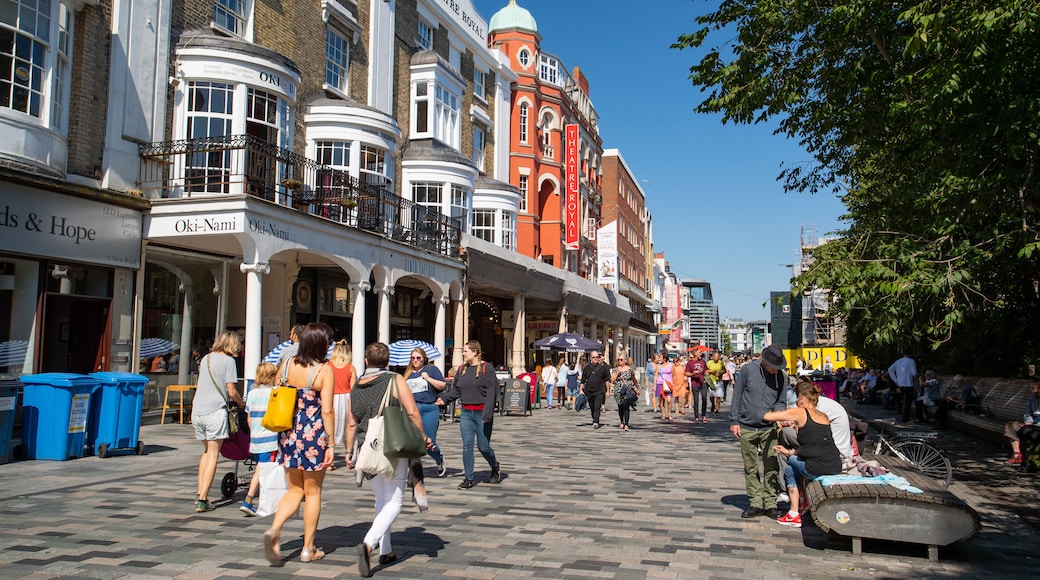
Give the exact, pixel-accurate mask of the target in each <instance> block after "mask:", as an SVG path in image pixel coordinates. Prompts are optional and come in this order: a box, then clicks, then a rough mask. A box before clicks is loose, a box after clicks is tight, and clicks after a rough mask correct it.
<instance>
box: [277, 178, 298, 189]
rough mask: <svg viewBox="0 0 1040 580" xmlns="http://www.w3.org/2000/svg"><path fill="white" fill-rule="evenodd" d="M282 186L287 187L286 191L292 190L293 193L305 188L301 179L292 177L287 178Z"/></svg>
mask: <svg viewBox="0 0 1040 580" xmlns="http://www.w3.org/2000/svg"><path fill="white" fill-rule="evenodd" d="M282 186H283V187H285V189H291V190H293V191H296V190H297V189H300V188H301V187H303V182H302V181H300V180H299V179H294V178H292V177H287V178H285V179H283V180H282Z"/></svg>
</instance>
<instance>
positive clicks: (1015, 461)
mask: <svg viewBox="0 0 1040 580" xmlns="http://www.w3.org/2000/svg"><path fill="white" fill-rule="evenodd" d="M1008 465H1022V454H1021V453H1016V454H1014V455H1012V456H1011V457H1010V458H1009V459H1008Z"/></svg>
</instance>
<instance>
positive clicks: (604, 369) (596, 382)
mask: <svg viewBox="0 0 1040 580" xmlns="http://www.w3.org/2000/svg"><path fill="white" fill-rule="evenodd" d="M589 359H590V360H589V364H587V365H585V367H584V368H583V369H582V372H581V384H580V385H579V389H580V392H582V393H584V394H585V396H586V397H587V398H588V400H589V410H590V411H591V412H592V428H593V429H599V427H600V424H599V417H600V413H601V412H602V410H603V403H604V402H605V401H606V398H607V387H608V386H609V384H610V367H609V366H608V365H607V363H606V362H604V361H603V353H601V352H594V353H592V355H590V357H589Z"/></svg>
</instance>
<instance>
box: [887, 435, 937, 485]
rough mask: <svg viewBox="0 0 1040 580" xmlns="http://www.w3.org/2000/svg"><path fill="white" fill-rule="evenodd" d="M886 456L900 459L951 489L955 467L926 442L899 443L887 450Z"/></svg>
mask: <svg viewBox="0 0 1040 580" xmlns="http://www.w3.org/2000/svg"><path fill="white" fill-rule="evenodd" d="M886 452H887V453H886V454H887V455H891V456H893V457H898V458H900V459H902V460H904V461H906V462H907V463H909V464H910V465H912V466H913V467H914V469H916V470H917V471H920V472H921V473H923V474H925V475H927V476H928V477H931V478H933V479H935V480H936V481H938V482H939V484H940V485H942V486H943V487H950V481H951V480H953V467H952V466H951V465H950V460H949V459H947V458H946V456H945V455H943V452H942V451H940V450H939V449H937V448H935V447H933V446H931V445H929V444H927V443H925V442H924V441H897V442H895V443H893V444H892V445H891V447H887V448H886Z"/></svg>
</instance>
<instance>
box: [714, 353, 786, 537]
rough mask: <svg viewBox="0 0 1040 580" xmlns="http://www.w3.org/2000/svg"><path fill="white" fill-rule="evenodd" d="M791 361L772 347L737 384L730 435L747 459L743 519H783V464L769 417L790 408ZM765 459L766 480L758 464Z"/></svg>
mask: <svg viewBox="0 0 1040 580" xmlns="http://www.w3.org/2000/svg"><path fill="white" fill-rule="evenodd" d="M786 368H787V360H786V359H785V358H784V352H783V351H782V350H780V348H779V347H777V346H774V345H770V346H767V347H766V348H765V349H764V350H763V351H762V358H761V359H759V360H753V361H751V362H749V363H747V364H746V365H744V366H743V367H741V368H740V373H739V374H738V375H737V380H736V382H734V384H733V402H732V403H731V405H730V420H731V421H732V424H731V425H730V428H729V430H730V432H731V433H733V436H734V437H737V438H738V439H740V455H741V457H742V458H743V459H744V486H745V488H746V489H747V494H748V501H749V503H750V505H749V506H748V508H747V509H746V510H744V512H743V513H742V514H740V516H741V517H743V518H753V517H757V516H760V515H765V516H767V517H769V518H770V519H776V518H778V517H780V512H779V510H777V509H776V490H777V484H778V482H779V478H780V464H779V462H778V461H777V458H776V451H774V450H773V447H774V446H775V445H776V429H775V428H774V426H773V424H772V423H769V422H766V420H765V418H764V417H765V414H766V413H768V412H770V411H783V410H784V409H786V408H787V394H788V391H790V390H791V386H790V385H789V384H788V382H787V372H786ZM760 456H761V458H762V466H763V470H762V477H761V479H760V478H759V475H758V473H759V471H758V461H759V457H760Z"/></svg>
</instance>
